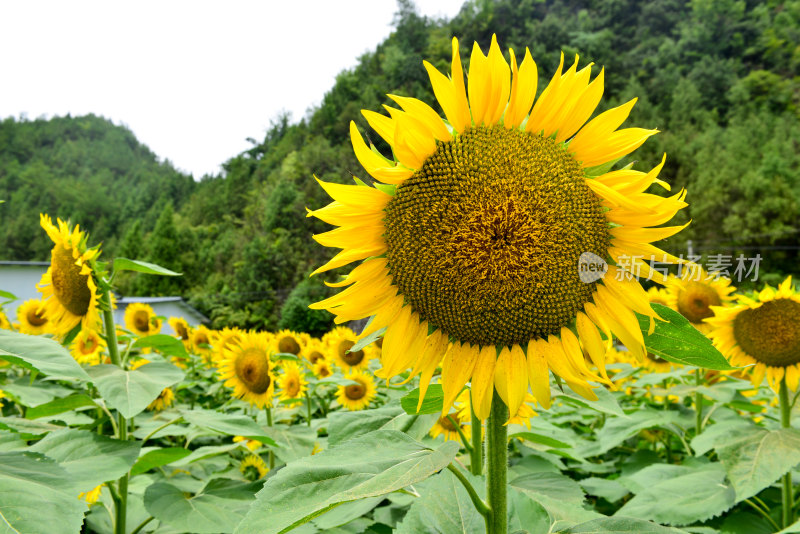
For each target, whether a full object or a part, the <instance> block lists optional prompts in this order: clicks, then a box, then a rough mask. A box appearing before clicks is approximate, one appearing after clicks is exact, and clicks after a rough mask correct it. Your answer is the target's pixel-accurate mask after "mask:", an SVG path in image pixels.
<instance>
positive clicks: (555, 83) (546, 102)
mask: <svg viewBox="0 0 800 534" xmlns="http://www.w3.org/2000/svg"><path fill="white" fill-rule="evenodd" d="M563 68H564V52H561V60H560V61H559V63H558V69H556V72H555V74H553V77H552V78H551V79H550V83H549V84H547V87H545V88H544V91H542V94H541V95H539V99H538V100H537V101H536V104H534V105H533V110H532V111H531V115H530V117H528V122H527V123H526V124H525V130H526V131H528V132H531V133H538V132H540V131H542V129H543V128H544V126H545V120H544V119H545V118H546V115H547V114H548V113H549V112H550V110H551V109H553V107H554V105H555V103H556V100H557V98H558V97H559V96H560V95H559V91H558V89H559V86H560V85H561V70H562V69H563Z"/></svg>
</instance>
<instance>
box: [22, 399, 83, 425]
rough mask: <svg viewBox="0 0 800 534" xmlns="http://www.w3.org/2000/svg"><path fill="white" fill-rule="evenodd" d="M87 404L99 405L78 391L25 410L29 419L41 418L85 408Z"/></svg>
mask: <svg viewBox="0 0 800 534" xmlns="http://www.w3.org/2000/svg"><path fill="white" fill-rule="evenodd" d="M87 406H97V403H96V402H94V400H93V399H92V398H91V397H89V396H88V395H83V394H81V393H76V394H75V395H70V396H69V397H64V398H61V399H54V400H52V401H50V402H46V403H44V404H40V405H38V406H34V407H33V408H29V409H28V410H27V411H26V412H25V417H26V418H27V419H39V418H40V417H51V416H53V415H58V414H61V413H64V412H69V411H71V410H75V409H77V408H85V407H87Z"/></svg>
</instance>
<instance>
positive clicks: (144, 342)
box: [133, 334, 189, 365]
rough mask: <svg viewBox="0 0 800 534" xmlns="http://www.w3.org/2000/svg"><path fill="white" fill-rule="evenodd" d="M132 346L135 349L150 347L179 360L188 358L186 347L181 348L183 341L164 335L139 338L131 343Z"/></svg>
mask: <svg viewBox="0 0 800 534" xmlns="http://www.w3.org/2000/svg"><path fill="white" fill-rule="evenodd" d="M133 346H134V347H136V348H143V347H151V348H153V349H155V350H156V352H160V353H161V354H165V355H167V356H177V357H179V358H186V357H188V356H189V354H188V353H187V352H186V347H184V346H183V341H181V340H180V339H178V338H176V337H172V336H168V335H166V334H155V335H152V336H145V337H140V338H139V339H137V340H136V341H135V342H134V343H133ZM148 365H149V364H148Z"/></svg>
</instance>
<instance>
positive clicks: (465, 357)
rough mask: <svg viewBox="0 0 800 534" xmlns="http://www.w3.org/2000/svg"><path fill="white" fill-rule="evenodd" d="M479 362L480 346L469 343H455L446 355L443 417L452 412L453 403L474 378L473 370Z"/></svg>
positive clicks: (443, 370)
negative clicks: (470, 379) (471, 378)
mask: <svg viewBox="0 0 800 534" xmlns="http://www.w3.org/2000/svg"><path fill="white" fill-rule="evenodd" d="M477 360H478V346H477V345H470V344H468V343H464V344H462V343H460V342H455V343H453V345H452V346H451V347H450V349H449V350H448V351H447V353H446V354H445V355H444V361H443V362H442V390H443V392H444V409H443V411H442V415H443V416H444V415H447V414H448V413H449V412H450V407H451V406H452V405H453V401H454V400H455V399H456V397H457V396H458V394H459V393H460V392H461V389H462V388H463V387H464V384H466V383H467V380H469V378H470V377H471V376H472V370H473V369H474V368H475V363H476V362H477Z"/></svg>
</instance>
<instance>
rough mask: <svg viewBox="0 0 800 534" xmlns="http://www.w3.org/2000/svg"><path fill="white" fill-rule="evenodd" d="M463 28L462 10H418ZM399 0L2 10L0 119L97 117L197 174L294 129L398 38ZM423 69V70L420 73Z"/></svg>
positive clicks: (453, 4) (144, 2)
mask: <svg viewBox="0 0 800 534" xmlns="http://www.w3.org/2000/svg"><path fill="white" fill-rule="evenodd" d="M415 3H416V5H417V6H418V7H419V11H420V13H422V14H424V15H428V16H432V17H447V18H451V17H452V16H454V15H455V14H456V13H457V12H458V10H459V8H460V6H461V4H462V3H463V0H416V1H415ZM396 7H397V6H396V3H395V0H301V1H289V2H285V1H280V2H278V1H271V0H270V1H266V0H262V1H260V2H257V1H235V0H234V1H228V2H201V1H197V0H194V1H183V0H169V1H158V2H156V1H150V0H139V1H136V2H131V1H128V2H120V1H109V0H104V1H74V2H64V1H58V2H56V1H52V2H44V1H36V0H25V1H19V2H0V21H2V27H1V29H0V59H2V72H3V75H4V76H3V78H4V79H3V81H2V83H0V118H5V117H8V116H14V117H19V116H20V115H21V114H24V115H26V116H27V117H28V118H29V119H34V118H37V117H40V116H47V117H52V116H55V115H66V114H67V113H70V114H71V115H73V116H76V115H83V114H86V113H94V114H96V115H102V116H104V117H106V118H108V119H111V120H112V121H114V123H115V124H125V125H127V126H128V127H129V128H130V129H131V130H132V131H133V133H134V134H135V135H136V137H137V138H138V139H139V141H140V142H142V143H144V144H146V145H147V146H149V147H150V149H151V150H152V151H153V152H155V153H156V154H157V155H158V156H159V157H160V158H161V159H162V160H163V159H169V160H170V161H171V162H172V163H173V164H174V165H175V166H176V167H177V168H179V169H181V170H184V171H186V172H189V173H192V174H193V175H194V177H195V179H199V178H200V177H201V176H202V175H203V174H213V173H217V172H220V170H221V169H220V164H221V163H223V162H224V161H225V160H227V159H228V158H230V157H232V156H234V155H236V154H237V153H239V152H241V151H243V150H245V149H247V148H249V147H250V146H252V145H250V144H249V143H248V142H247V141H246V140H245V139H246V138H248V137H252V138H254V139H256V140H261V139H262V138H263V136H264V133H265V132H266V129H267V128H268V126H269V123H270V119H274V118H276V117H277V116H278V114H279V113H280V112H281V111H284V110H285V111H289V112H291V113H292V117H293V120H294V121H297V120H299V119H300V118H302V117H303V116H304V115H305V112H306V110H307V109H308V108H309V107H310V106H313V105H315V104H319V103H320V102H321V100H322V97H323V95H324V94H325V92H326V91H328V90H329V89H330V88H331V87H332V86H333V83H334V81H335V77H336V74H337V73H339V72H341V71H342V70H343V69H346V68H351V67H354V66H355V65H356V63H357V60H358V57H359V56H360V55H361V54H363V53H364V52H367V51H371V50H374V49H375V47H376V46H377V45H378V44H379V43H380V42H381V41H382V40H383V39H384V38H386V37H387V36H388V35H389V33H390V32H391V31H392V28H391V21H392V17H393V15H394V13H395V11H396ZM422 59H423V58H420V61H422Z"/></svg>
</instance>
